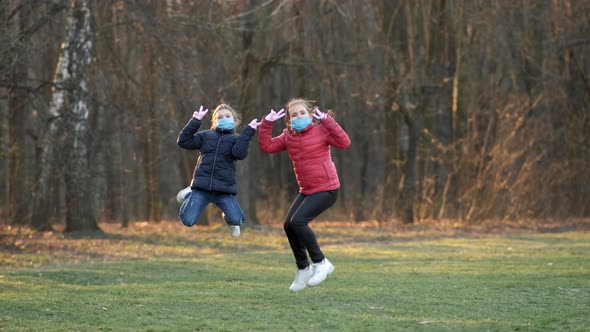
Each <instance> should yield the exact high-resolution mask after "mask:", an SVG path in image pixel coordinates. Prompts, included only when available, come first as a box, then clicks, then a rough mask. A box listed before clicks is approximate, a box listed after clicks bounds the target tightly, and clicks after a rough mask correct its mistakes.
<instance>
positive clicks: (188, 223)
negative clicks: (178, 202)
mask: <svg viewBox="0 0 590 332" xmlns="http://www.w3.org/2000/svg"><path fill="white" fill-rule="evenodd" d="M180 222H181V223H182V224H183V225H185V226H186V227H193V226H194V225H195V224H196V221H195V220H188V219H186V218H185V216H184V215H183V214H181V215H180Z"/></svg>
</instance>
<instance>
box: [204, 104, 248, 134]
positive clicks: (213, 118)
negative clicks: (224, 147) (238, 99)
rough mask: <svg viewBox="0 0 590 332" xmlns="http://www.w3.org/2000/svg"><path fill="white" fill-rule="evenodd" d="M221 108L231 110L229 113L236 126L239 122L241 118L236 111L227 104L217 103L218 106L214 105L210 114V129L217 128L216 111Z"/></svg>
mask: <svg viewBox="0 0 590 332" xmlns="http://www.w3.org/2000/svg"><path fill="white" fill-rule="evenodd" d="M221 110H228V111H230V112H231V115H232V116H233V117H234V123H235V126H236V127H237V126H238V125H239V124H240V120H241V118H240V114H238V112H236V111H235V110H234V109H233V108H231V106H229V105H228V104H219V106H217V107H215V110H213V114H212V115H211V129H215V128H217V113H219V111H221Z"/></svg>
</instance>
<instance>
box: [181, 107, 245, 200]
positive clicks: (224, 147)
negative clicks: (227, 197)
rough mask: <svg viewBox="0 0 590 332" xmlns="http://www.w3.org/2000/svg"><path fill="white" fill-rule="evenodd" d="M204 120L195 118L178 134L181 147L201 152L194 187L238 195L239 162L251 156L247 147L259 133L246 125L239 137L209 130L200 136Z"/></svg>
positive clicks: (231, 133) (221, 131)
mask: <svg viewBox="0 0 590 332" xmlns="http://www.w3.org/2000/svg"><path fill="white" fill-rule="evenodd" d="M200 126H201V121H199V120H197V119H195V118H192V119H191V120H190V121H189V122H188V123H187V124H186V126H184V128H182V131H181V132H180V134H179V135H178V140H177V143H178V145H179V146H180V147H181V148H183V149H187V150H200V151H201V155H200V156H199V159H198V161H197V166H195V172H194V175H193V181H192V182H191V188H193V189H201V190H208V191H218V192H223V193H228V194H236V193H237V192H238V191H237V186H236V160H242V159H244V158H246V156H247V155H248V145H249V144H250V140H251V139H252V136H254V134H255V133H256V130H254V129H252V128H250V126H245V127H244V129H242V132H241V133H240V134H239V135H238V134H236V133H234V131H233V130H222V129H209V130H203V131H200V132H198V133H197V130H199V127H200Z"/></svg>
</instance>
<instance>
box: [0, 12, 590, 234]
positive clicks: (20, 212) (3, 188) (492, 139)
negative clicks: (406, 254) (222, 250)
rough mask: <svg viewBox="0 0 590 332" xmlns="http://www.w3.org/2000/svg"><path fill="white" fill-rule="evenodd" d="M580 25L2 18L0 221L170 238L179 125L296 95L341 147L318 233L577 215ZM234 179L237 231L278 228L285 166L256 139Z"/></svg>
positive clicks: (486, 16) (583, 167)
mask: <svg viewBox="0 0 590 332" xmlns="http://www.w3.org/2000/svg"><path fill="white" fill-rule="evenodd" d="M589 22H590V2H589V1H574V0H545V1H537V0H520V1H488V0H472V1H459V0H432V1H426V0H425V1H409V0H408V1H388V0H382V1H379V0H374V1H353V0H348V1H335V0H333V1H329V0H326V1H295V0H267V1H264V0H261V1H253V0H245V1H221V0H220V1H188V0H187V1H179V0H176V1H175V0H168V1H164V0H152V1H149V0H142V1H138V0H136V1H133V0H125V1H123V0H104V1H102V0H101V1H98V0H72V1H64V0H52V1H50V0H44V1H33V0H21V1H18V0H9V1H2V2H1V3H0V119H2V121H0V176H1V180H0V220H1V223H3V224H14V225H31V226H32V227H33V228H35V229H38V230H48V229H52V228H53V227H54V226H55V225H58V224H59V225H65V229H66V231H96V230H99V226H98V224H99V223H100V222H118V223H121V224H123V225H127V224H128V223H129V222H130V221H136V220H142V221H146V220H147V221H154V222H157V221H161V220H175V219H177V213H178V208H179V204H178V203H177V202H176V199H175V196H176V193H177V191H178V190H180V189H182V188H184V187H186V186H187V185H188V183H189V181H190V179H191V176H192V172H193V167H194V165H195V162H196V159H197V157H198V153H197V152H194V151H192V152H191V151H185V150H182V149H180V148H179V147H178V146H177V145H176V138H177V135H178V132H179V131H180V129H181V128H182V127H183V126H184V124H185V123H186V122H187V121H188V120H189V119H190V117H191V115H192V112H193V111H194V110H195V109H197V108H198V107H199V106H200V105H205V106H206V107H208V108H209V109H213V108H214V107H215V106H216V105H217V104H219V103H221V102H224V103H229V104H230V105H232V106H233V107H234V108H235V109H237V110H238V111H239V112H240V113H241V114H242V118H243V122H242V125H245V124H246V123H247V122H249V120H251V119H253V118H257V119H259V120H260V119H261V118H262V117H263V116H264V115H265V114H267V113H268V112H269V111H270V109H271V108H274V109H275V110H277V109H280V108H282V107H284V105H285V103H286V102H287V101H288V100H289V99H291V98H294V97H304V98H308V99H312V100H315V101H316V102H317V105H318V106H319V108H320V109H321V110H324V111H326V110H328V109H332V110H334V112H335V114H336V119H337V121H338V122H339V123H340V124H341V125H342V127H343V128H344V129H345V130H346V131H347V133H348V134H349V136H350V138H351V140H352V146H351V147H350V148H349V149H347V150H336V149H335V150H334V151H333V158H334V160H335V163H336V165H337V168H338V172H339V174H340V180H341V184H342V189H341V191H340V197H339V200H338V202H337V203H336V206H335V207H334V208H332V209H331V210H330V211H329V212H328V213H326V214H324V215H323V216H322V218H323V219H326V220H332V221H340V220H341V221H349V222H355V221H365V220H376V221H378V222H380V223H394V222H400V221H402V222H406V223H411V222H416V221H420V220H431V221H432V220H435V221H436V220H446V219H456V220H462V221H465V222H468V223H478V222H481V221H483V220H490V219H494V220H517V219H518V220H529V219H530V220H532V219H537V218H542V219H557V220H565V219H568V218H578V217H580V218H584V217H588V216H589V215H590V204H588V202H590V189H589V188H590V172H589V171H588V170H589V169H590V107H589V103H590V81H589V79H590V77H589V73H590V37H589V36H590V24H589ZM209 120H210V116H208V117H206V118H205V122H204V124H203V129H204V128H208V127H209V125H210V122H209ZM283 128H284V124H283V123H280V124H275V128H274V130H275V134H278V133H279V132H280V130H282V129H283ZM237 177H238V184H239V191H240V192H239V194H238V199H239V200H240V202H241V204H242V207H243V209H244V210H245V212H246V213H247V216H248V223H250V224H252V225H255V224H275V223H280V222H281V219H282V218H283V215H284V213H285V211H286V209H287V208H288V206H289V204H290V202H291V200H292V199H293V198H294V195H296V193H297V184H296V182H295V178H294V175H293V171H292V168H291V162H290V160H289V158H288V155H287V154H286V153H282V154H277V155H265V154H263V153H262V152H261V151H260V150H259V148H258V143H257V140H256V139H254V140H253V141H252V143H251V146H250V154H249V156H248V158H247V159H246V160H245V161H242V162H239V163H238V175H237ZM218 213H219V211H218V210H217V209H216V208H215V207H210V208H208V211H207V213H206V214H204V215H203V217H202V218H201V220H200V221H199V222H200V223H202V224H207V223H208V222H209V220H211V221H212V222H215V221H214V220H217V219H218V218H219V215H218Z"/></svg>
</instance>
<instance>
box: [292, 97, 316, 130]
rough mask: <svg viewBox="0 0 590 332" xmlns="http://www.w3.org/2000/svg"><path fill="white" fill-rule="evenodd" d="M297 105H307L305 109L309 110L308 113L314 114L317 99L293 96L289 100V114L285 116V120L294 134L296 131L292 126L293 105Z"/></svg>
mask: <svg viewBox="0 0 590 332" xmlns="http://www.w3.org/2000/svg"><path fill="white" fill-rule="evenodd" d="M295 105H303V107H305V109H306V110H307V113H309V116H312V114H313V110H314V109H315V108H316V106H315V100H307V99H303V98H293V99H291V100H289V102H288V103H287V115H286V116H285V122H286V123H287V130H289V132H290V133H291V134H294V133H295V131H294V130H293V129H292V128H291V112H290V110H291V107H293V106H295Z"/></svg>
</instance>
